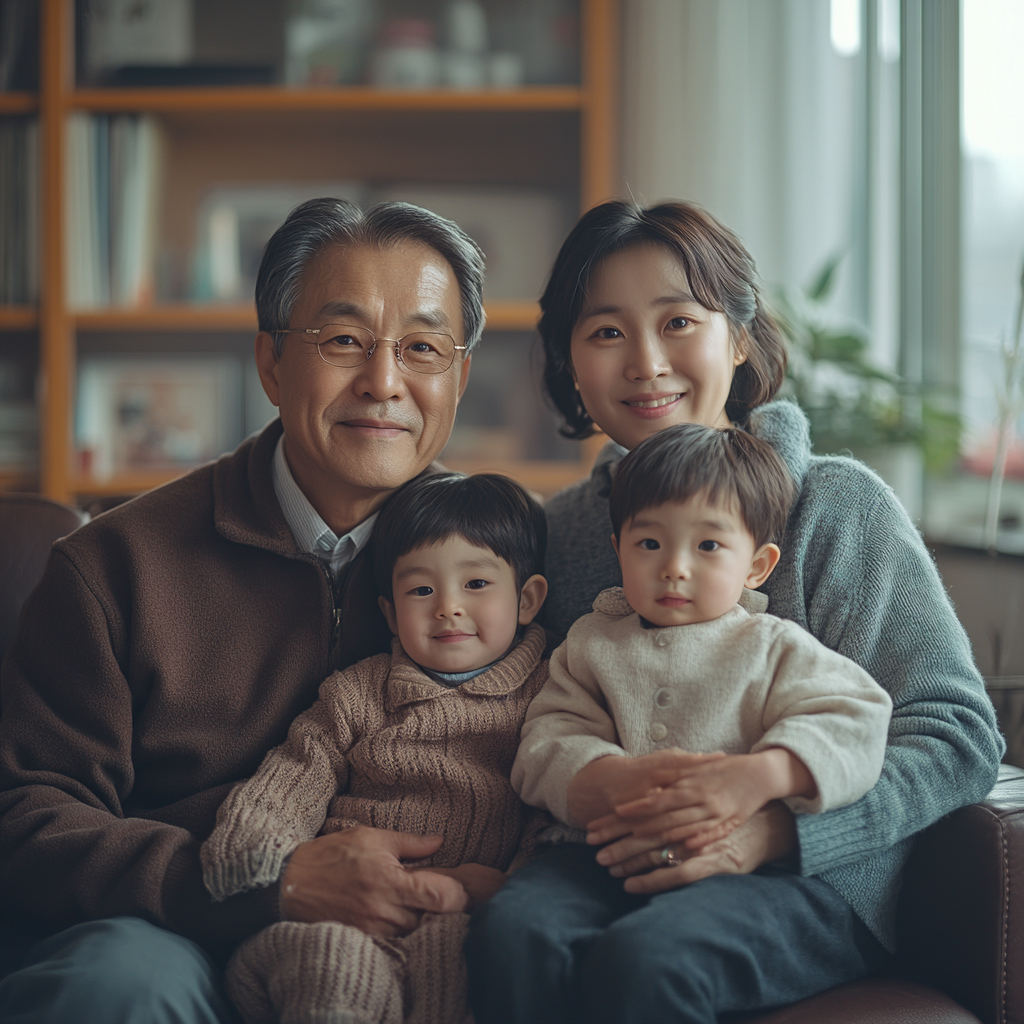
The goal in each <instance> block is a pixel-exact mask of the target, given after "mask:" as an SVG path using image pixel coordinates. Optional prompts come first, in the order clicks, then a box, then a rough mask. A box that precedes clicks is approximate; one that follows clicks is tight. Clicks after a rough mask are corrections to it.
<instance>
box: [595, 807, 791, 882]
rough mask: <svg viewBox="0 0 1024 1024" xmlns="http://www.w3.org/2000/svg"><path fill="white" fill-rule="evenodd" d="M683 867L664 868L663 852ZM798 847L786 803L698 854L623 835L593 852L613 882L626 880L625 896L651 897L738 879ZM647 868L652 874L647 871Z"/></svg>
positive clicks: (659, 838) (656, 840)
mask: <svg viewBox="0 0 1024 1024" xmlns="http://www.w3.org/2000/svg"><path fill="white" fill-rule="evenodd" d="M666 846H667V847H668V848H669V851H670V853H671V854H672V855H673V856H674V857H675V858H676V859H677V860H681V861H682V863H679V864H675V865H672V866H669V867H664V866H662V865H664V863H665V860H664V857H663V854H662V851H663V850H664V849H665V848H666ZM796 848H797V838H796V823H795V822H794V820H793V814H792V812H791V811H790V810H789V808H788V807H786V805H785V804H780V803H776V802H774V801H773V802H772V803H770V804H768V805H767V806H765V807H762V808H761V810H759V811H758V812H757V813H756V814H755V815H754V816H753V817H752V818H750V819H749V820H748V821H747V822H746V823H745V824H743V825H741V826H740V827H739V828H738V829H736V830H735V831H734V832H731V833H730V834H729V835H728V836H726V837H725V838H724V839H720V840H718V841H717V842H715V843H710V844H709V845H708V846H705V847H704V848H703V849H701V850H688V849H687V848H686V847H685V846H675V845H673V844H671V843H667V842H664V841H663V837H662V836H657V837H640V836H635V835H630V836H627V837H626V838H624V839H621V840H619V841H618V842H617V843H613V844H612V845H611V846H606V847H605V848H604V849H603V850H600V851H599V852H598V854H597V862H598V864H603V865H605V866H606V867H607V868H608V869H609V874H611V875H613V876H615V877H616V878H625V879H626V881H625V889H626V891H627V892H634V893H643V894H650V893H656V892H664V891H665V890H667V889H677V888H679V886H681V885H689V884H690V883H691V882H697V881H699V880H700V879H702V878H709V877H710V876H711V875H742V874H748V873H749V872H751V871H754V870H756V869H757V868H759V867H760V866H761V865H762V864H766V863H767V862H768V861H772V860H778V858H780V857H785V856H786V855H787V854H790V853H792V852H793V851H794V850H796ZM652 868H653V869H654V870H652Z"/></svg>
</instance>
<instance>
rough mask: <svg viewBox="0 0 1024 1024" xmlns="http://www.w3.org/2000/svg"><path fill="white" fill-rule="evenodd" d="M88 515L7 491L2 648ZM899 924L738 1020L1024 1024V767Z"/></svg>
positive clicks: (998, 791)
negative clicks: (881, 960) (796, 992)
mask: <svg viewBox="0 0 1024 1024" xmlns="http://www.w3.org/2000/svg"><path fill="white" fill-rule="evenodd" d="M85 518H86V517H85V516H84V514H83V513H80V512H78V511H77V510H75V509H70V508H66V507H65V506H62V505H57V504H56V503H55V502H51V501H47V500H46V499H45V498H38V497H34V496H28V495H0V656H2V654H3V652H4V651H5V650H6V648H7V646H8V645H9V643H10V639H11V638H12V637H13V633H14V627H15V623H16V620H17V615H18V611H19V609H20V607H21V604H22V602H23V601H24V599H25V597H26V596H27V595H28V593H29V591H30V590H31V589H32V587H33V586H35V583H36V582H37V580H38V579H39V576H40V575H41V574H42V571H43V566H44V564H45V561H46V556H47V553H48V552H49V549H50V545H51V544H52V543H53V541H54V540H55V539H56V538H57V537H61V536H63V535H65V534H67V533H69V532H70V531H71V530H73V529H76V528H77V527H78V526H79V525H80V524H81V523H82V522H83V521H84V520H85ZM897 924H898V933H899V944H900V950H901V955H900V961H899V966H898V969H897V970H896V971H895V972H894V973H893V974H891V975H889V976H886V977H878V978H871V979H868V980H865V981H859V982H855V983H853V984H850V985H843V986H841V987H840V988H836V989H832V990H831V991H829V992H825V993H822V994H821V995H819V996H815V997H814V998H813V999H806V1000H804V1001H803V1002H801V1003H795V1004H794V1005H792V1006H787V1007H784V1008H782V1009H778V1010H773V1011H771V1012H770V1013H761V1014H754V1015H744V1016H742V1017H732V1018H730V1021H731V1022H735V1024H739V1022H740V1021H742V1022H743V1024H755V1022H756V1024H969V1022H974V1024H977V1022H978V1021H981V1022H983V1024H1024V771H1022V770H1021V769H1019V768H1011V767H1009V766H1003V767H1002V768H1001V769H1000V777H999V782H998V784H997V785H996V787H995V789H994V790H993V791H992V793H991V794H990V795H989V797H988V799H987V800H985V801H983V802H982V803H980V804H974V805H972V806H970V807H963V808H961V809H960V810H958V811H956V812H954V813H953V814H951V815H949V816H948V817H947V818H944V819H943V820H942V821H940V822H937V823H936V824H935V825H933V826H932V827H931V828H929V829H928V830H927V831H925V832H924V833H922V835H921V836H920V837H919V838H918V841H917V844H916V846H915V848H914V852H913V855H912V857H911V859H910V862H909V864H908V866H907V870H906V872H905V875H904V885H903V892H902V895H901V897H900V903H899V911H898V922H897ZM1017 957H1021V958H1022V960H1021V961H1020V962H1018V960H1017Z"/></svg>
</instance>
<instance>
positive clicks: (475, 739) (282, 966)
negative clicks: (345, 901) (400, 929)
mask: <svg viewBox="0 0 1024 1024" xmlns="http://www.w3.org/2000/svg"><path fill="white" fill-rule="evenodd" d="M544 648H545V634H544V630H543V629H542V628H541V627H540V626H537V625H531V626H530V627H528V629H527V631H526V634H525V636H524V637H523V640H522V642H521V643H519V644H518V645H517V646H516V647H515V648H514V649H513V650H512V651H511V652H510V653H509V654H508V655H507V656H506V657H505V658H504V659H503V660H502V661H500V662H499V663H498V664H497V665H495V666H493V667H492V668H490V669H488V671H487V672H484V673H482V674H481V675H479V676H477V677H476V678H474V679H471V680H469V681H468V682H466V683H463V684H462V685H461V686H459V687H456V688H449V687H446V686H443V685H441V684H439V683H436V682H434V681H433V680H432V679H431V678H430V677H429V676H427V675H426V674H424V672H423V671H422V670H421V669H420V668H419V667H418V666H417V665H415V664H414V663H413V662H412V661H411V660H410V659H409V658H408V657H407V656H406V654H405V652H404V651H403V650H402V647H401V645H400V644H399V643H398V641H397V639H396V640H395V641H394V643H393V646H392V653H391V655H377V656H375V657H373V658H367V659H366V660H365V661H361V662H359V663H358V664H357V665H354V666H352V667H351V668H349V669H346V670H345V671H344V672H336V673H334V675H332V676H330V677H329V678H328V679H327V680H326V681H325V682H324V683H323V685H322V686H321V687H320V697H319V699H318V700H317V702H316V703H315V704H314V705H313V706H312V707H311V708H310V709H309V710H308V711H306V712H304V713H303V714H302V715H300V716H299V717H298V718H297V719H296V720H295V721H294V722H293V723H292V726H291V728H290V730H289V732H288V738H287V740H286V741H285V742H284V743H283V744H281V746H279V747H276V748H275V749H274V750H272V751H270V753H269V754H267V756H266V758H265V759H264V761H263V763H262V764H261V765H260V767H259V769H258V771H257V772H256V774H255V775H254V776H253V777H252V778H250V779H248V780H246V781H244V782H241V783H239V784H238V785H237V786H235V788H234V789H233V790H232V791H231V793H230V794H229V796H228V798H227V799H226V800H225V801H224V803H223V804H222V806H221V808H220V810H219V811H218V813H217V825H216V827H215V829H214V831H213V833H212V834H211V836H210V838H209V839H208V840H207V841H206V842H205V843H204V844H203V848H202V855H201V856H202V863H203V872H204V880H205V882H206V886H207V888H208V889H209V891H210V892H211V894H212V895H213V896H214V898H215V899H224V898H226V897H228V896H230V895H233V894H234V893H237V892H242V891H244V890H246V889H251V888H254V887H257V886H266V885H270V884H272V883H274V882H276V881H277V879H278V878H279V876H280V874H281V872H282V871H283V869H284V864H285V861H286V858H287V857H288V855H289V854H290V853H291V852H292V851H293V850H294V849H295V848H296V847H297V846H298V845H299V844H301V843H303V842H306V841H307V840H309V839H312V838H313V837H314V836H316V835H317V834H323V833H326V832H333V831H338V830H341V829H345V828H350V827H352V826H353V825H369V826H372V827H374V828H384V829H394V830H396V831H401V832H411V833H415V834H420V835H427V834H440V835H443V837H444V842H443V843H442V845H441V848H440V849H439V850H438V852H437V853H436V854H434V855H433V856H432V857H429V858H427V859H426V860H424V861H422V862H417V864H418V865H420V864H421V865H423V866H434V867H456V866H457V865H460V864H468V863H476V864H484V865H486V866H488V867H493V868H497V869H498V870H500V871H508V870H509V869H510V868H514V867H516V866H518V865H519V863H521V862H522V861H523V860H524V859H525V857H526V855H527V854H528V853H529V851H530V849H531V848H532V843H533V840H534V838H535V836H536V834H537V832H538V831H539V830H540V829H542V828H543V827H544V826H545V824H547V822H548V821H549V820H550V819H547V818H546V816H542V815H541V814H540V813H539V812H536V811H534V810H533V809H531V808H528V807H526V806H525V805H523V804H522V803H521V802H520V801H519V798H518V797H517V796H516V794H515V792H514V790H513V789H512V787H511V785H510V783H509V781H508V777H509V772H510V770H511V767H512V762H513V761H514V759H515V755H516V749H517V747H518V744H519V733H520V730H521V729H522V725H523V720H524V718H525V716H526V709H527V707H528V706H529V703H530V701H531V700H532V699H533V697H534V695H535V694H536V693H537V691H538V690H539V689H540V687H541V686H542V685H543V683H544V681H545V679H546V678H547V661H546V660H544V659H543V654H544ZM467 920H468V918H467V916H466V915H465V914H425V915H424V916H423V919H422V921H421V923H420V925H419V927H417V928H416V929H415V930H414V931H413V932H412V933H410V934H409V935H407V936H405V937H403V938H400V939H378V938H373V937H371V936H368V935H365V934H364V933H363V932H361V931H359V930H358V929H357V928H354V927H351V926H348V925H343V924H338V923H331V922H327V923H321V924H302V923H299V922H293V921H285V922H280V923H279V924H275V925H272V926H271V927H269V928H266V929H264V930H263V931H262V932H259V933H258V934H257V935H255V936H253V937H252V938H251V939H249V940H248V941H246V942H245V943H243V945H242V946H240V947H239V949H238V950H237V951H236V953H235V955H234V957H233V958H232V960H231V963H230V964H229V965H228V972H227V984H228V991H229V993H230V995H231V998H232V999H233V1000H234V1001H235V1003H236V1005H237V1006H238V1008H239V1010H240V1011H241V1013H242V1016H243V1017H244V1019H245V1020H246V1021H247V1022H248V1024H272V1022H276V1021H280V1022H281V1024H314V1022H315V1024H364V1022H366V1024H370V1022H374V1024H377V1022H380V1024H384V1022H387V1024H391V1022H395V1024H399V1022H402V1021H407V1022H416V1024H463V1022H464V1021H467V1020H469V1019H470V1017H469V1011H468V1009H467V1006H466V996H465V988H466V980H465V967H464V964H463V959H462V941H463V938H464V936H465V931H466V923H467Z"/></svg>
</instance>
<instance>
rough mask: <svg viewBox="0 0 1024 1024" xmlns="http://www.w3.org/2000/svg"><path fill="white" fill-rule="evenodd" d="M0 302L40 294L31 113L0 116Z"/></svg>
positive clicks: (35, 134) (35, 147)
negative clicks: (28, 114) (29, 116)
mask: <svg viewBox="0 0 1024 1024" xmlns="http://www.w3.org/2000/svg"><path fill="white" fill-rule="evenodd" d="M0 225H2V226H3V230H2V231H0V305H23V304H27V303H33V302H35V301H36V300H37V299H38V296H39V248H38V238H39V128H38V124H37V122H36V121H35V119H34V118H26V117H16V118H7V119H4V120H0Z"/></svg>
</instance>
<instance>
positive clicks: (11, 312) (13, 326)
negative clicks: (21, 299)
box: [0, 306, 39, 331]
mask: <svg viewBox="0 0 1024 1024" xmlns="http://www.w3.org/2000/svg"><path fill="white" fill-rule="evenodd" d="M38 326H39V310H38V309H36V307H35V306H0V330H3V331H31V330H34V329H35V328H36V327H38Z"/></svg>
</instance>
